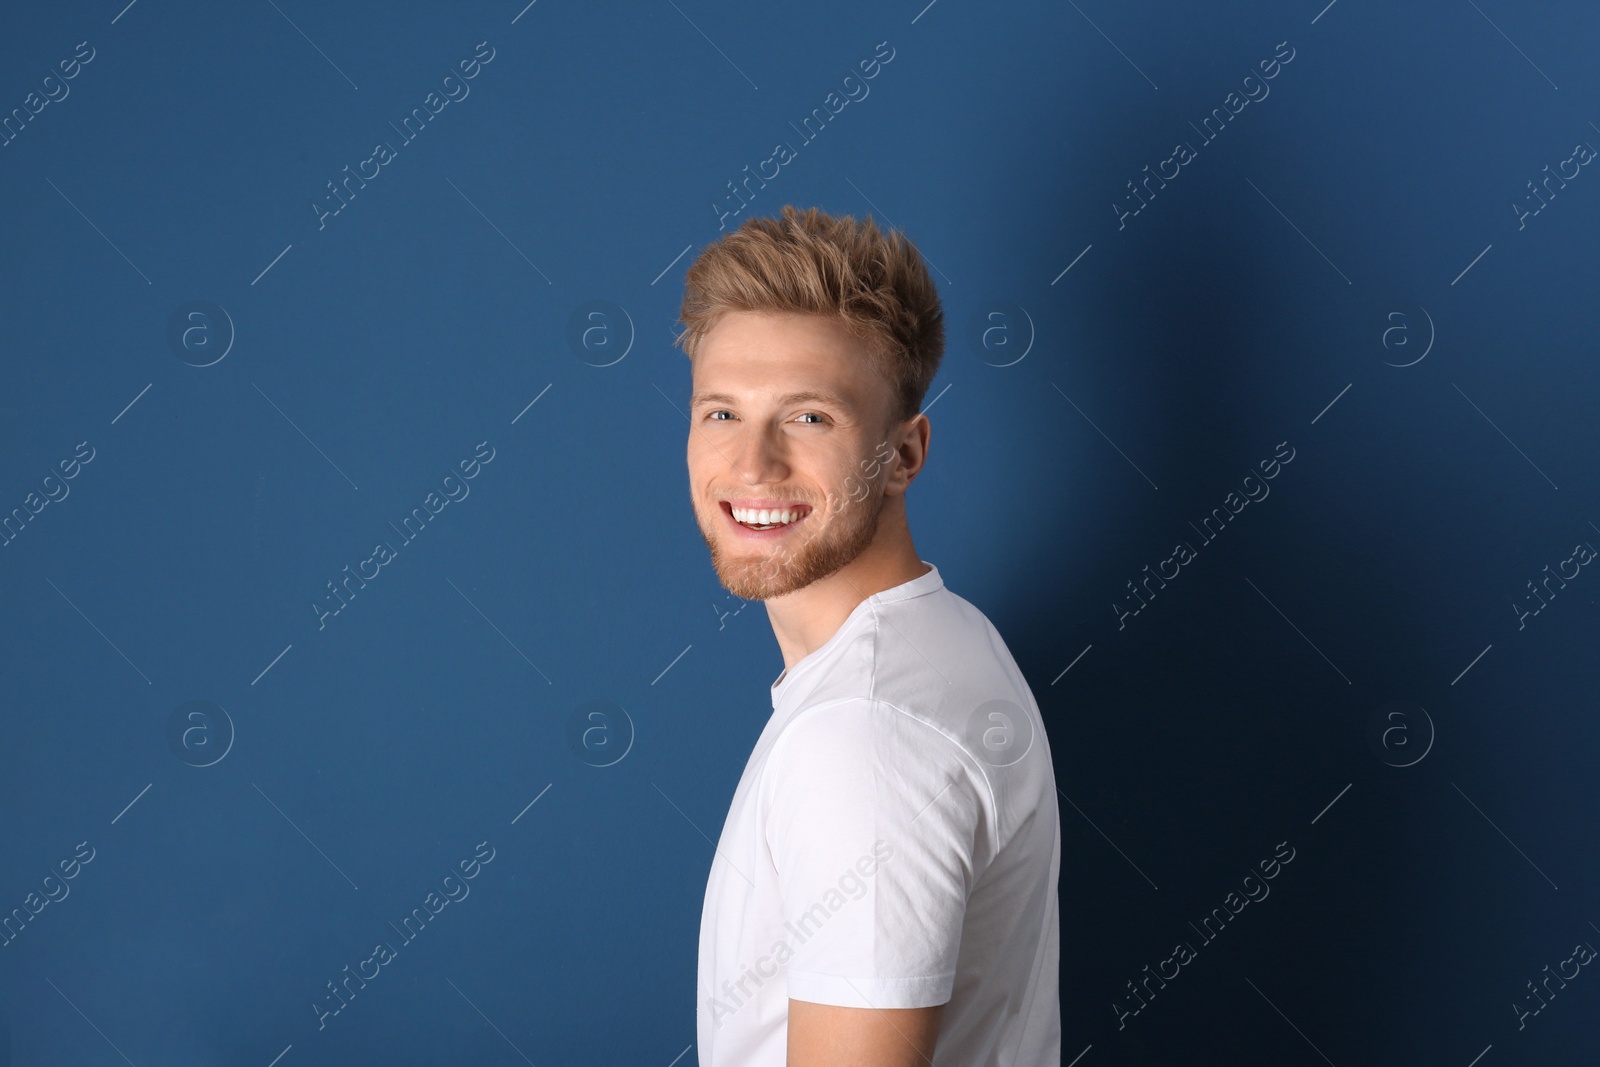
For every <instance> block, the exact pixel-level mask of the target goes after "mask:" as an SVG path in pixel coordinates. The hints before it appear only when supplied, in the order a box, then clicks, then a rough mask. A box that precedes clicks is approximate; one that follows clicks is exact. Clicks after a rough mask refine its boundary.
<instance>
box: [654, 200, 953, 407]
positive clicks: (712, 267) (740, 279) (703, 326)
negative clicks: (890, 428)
mask: <svg viewBox="0 0 1600 1067" xmlns="http://www.w3.org/2000/svg"><path fill="white" fill-rule="evenodd" d="M728 311H763V312H791V313H803V314H813V315H827V316H832V317H837V318H838V319H839V320H841V321H842V323H843V324H844V326H845V327H846V328H847V329H848V330H849V331H850V332H851V333H852V334H854V335H855V336H857V337H859V338H861V339H863V340H865V341H866V342H867V343H868V346H869V348H870V351H871V355H870V356H869V359H871V360H872V363H873V365H874V366H875V367H876V368H877V369H878V371H879V372H880V373H881V374H882V375H883V377H884V379H885V380H886V381H887V382H888V383H889V385H890V387H891V389H892V390H893V392H894V395H895V401H894V404H893V405H892V408H891V414H892V415H894V417H895V421H897V422H904V421H905V420H907V419H910V418H911V417H913V416H914V415H916V414H917V412H918V411H919V410H920V409H921V406H922V400H923V397H925V396H926V395H927V393H928V387H929V386H930V385H931V384H932V382H933V378H934V375H935V374H937V373H938V370H939V362H940V360H941V359H942V358H943V356H944V311H943V309H942V308H941V306H940V304H939V293H938V290H936V289H935V288H934V285H933V279H932V278H931V277H930V276H929V275H928V268H927V266H926V265H925V263H924V261H923V258H922V255H921V253H919V252H918V251H917V248H916V246H915V245H913V244H912V243H911V241H910V239H908V238H907V237H906V236H905V234H903V233H902V232H900V231H899V230H893V229H891V230H890V232H889V234H888V235H885V234H884V233H883V232H882V231H880V230H879V229H878V227H877V225H876V224H874V223H873V221H872V217H871V216H870V215H869V216H867V218H866V219H865V220H864V221H862V222H859V223H858V222H857V221H856V220H855V218H854V217H852V216H850V215H844V216H840V217H835V216H831V215H827V214H824V213H823V212H822V211H819V210H818V209H817V208H814V207H813V208H807V209H805V210H804V211H797V210H796V209H795V208H794V206H793V205H790V204H785V205H784V207H783V214H782V217H774V218H748V219H746V220H745V221H744V222H743V223H742V224H741V225H740V226H739V228H738V229H736V230H734V231H732V232H731V233H728V234H726V235H724V236H723V237H720V238H718V239H717V240H716V241H713V242H712V243H711V244H709V245H707V246H706V247H705V248H704V249H702V250H701V252H700V255H699V256H698V257H696V259H695V261H694V263H693V264H692V265H691V266H690V267H689V271H688V274H687V276H686V277H685V279H684V294H683V307H682V310H681V312H680V314H679V321H680V322H682V323H683V325H684V329H683V331H682V332H681V333H680V334H678V336H677V338H676V339H675V343H676V344H678V345H680V346H681V347H682V348H683V351H684V355H686V356H688V357H689V360H690V362H693V360H694V357H695V355H696V353H697V352H698V351H699V349H700V345H701V344H702V343H703V342H704V341H705V338H706V335H707V334H708V333H710V332H711V328H712V327H713V326H715V325H716V323H717V321H718V320H719V319H720V318H721V317H722V314H723V313H724V312H728Z"/></svg>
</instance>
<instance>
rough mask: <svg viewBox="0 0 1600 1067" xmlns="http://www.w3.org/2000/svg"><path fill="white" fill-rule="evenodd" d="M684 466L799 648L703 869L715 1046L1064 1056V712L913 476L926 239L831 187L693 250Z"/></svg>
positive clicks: (803, 1057) (723, 563)
mask: <svg viewBox="0 0 1600 1067" xmlns="http://www.w3.org/2000/svg"><path fill="white" fill-rule="evenodd" d="M682 321H683V323H684V325H685V330H684V332H683V334H682V335H681V336H680V337H679V342H680V343H681V344H682V345H683V348H684V352H685V354H686V355H688V356H689V358H690V361H691V365H692V377H693V390H694V392H693V396H692V397H691V400H690V410H689V421H690V431H689V444H688V462H689V489H690V494H691V497H692V499H693V504H694V511H695V518H696V520H697V521H698V523H699V526H700V532H701V533H702V534H703V535H704V537H705V539H706V544H707V545H709V546H710V549H711V563H712V566H713V567H714V568H715V569H716V572H717V577H718V579H719V580H720V581H721V583H722V584H723V585H724V586H725V587H726V588H727V589H728V590H729V591H730V592H732V593H734V594H735V595H737V596H740V597H743V598H744V599H746V600H761V601H764V602H765V603H766V608H767V617H768V619H769V620H770V621H771V623H772V630H773V634H774V636H775V637H776V638H777V641H778V647H779V649H780V650H781V651H782V653H783V662H784V669H783V672H782V673H781V674H780V675H779V676H778V678H777V680H776V681H775V682H773V685H772V715H771V717H770V718H769V719H768V720H767V723H766V727H765V729H764V730H763V731H762V733H761V737H760V739H759V740H758V741H757V742H756V746H755V750H754V751H753V752H752V753H751V755H750V760H749V762H748V764H747V765H746V767H745V770H744V775H743V777H742V778H741V779H740V781H739V785H738V788H737V790H736V791H735V793H734V796H733V804H732V807H731V809H730V810H729V812H728V818H727V821H726V823H725V824H724V825H723V828H722V839H721V841H720V842H719V843H718V845H717V849H716V852H715V855H714V857H713V859H712V863H711V873H710V878H709V881H708V884H707V886H706V896H705V904H704V910H703V912H702V914H701V920H700V960H699V981H698V990H697V1000H696V1005H697V1008H696V1011H697V1031H698V1044H699V1057H700V1064H701V1067H782V1065H784V1064H787V1065H788V1067H842V1065H845V1064H872V1065H874V1067H902V1065H903V1067H912V1065H914V1064H915V1065H922V1064H932V1065H934V1067H943V1065H951V1067H980V1065H987V1064H995V1063H1004V1064H1011V1065H1015V1067H1046V1065H1050V1067H1059V1064H1060V1060H1061V1020H1060V1005H1059V1002H1058V1000H1057V990H1056V985H1057V974H1056V971H1057V964H1058V960H1059V954H1060V936H1059V931H1058V906H1057V898H1056V886H1057V880H1058V875H1059V869H1060V857H1061V834H1060V829H1059V825H1058V823H1057V809H1056V800H1055V778H1054V775H1053V774H1052V771H1051V765H1050V749H1049V745H1048V743H1047V742H1046V739H1045V735H1044V725H1043V723H1042V722H1041V721H1040V718H1039V710H1038V706H1037V704H1036V703H1035V702H1034V699H1033V694H1032V693H1031V692H1030V690H1029V689H1028V684H1027V682H1026V680H1024V678H1023V677H1022V674H1021V672H1020V671H1019V670H1018V669H1017V665H1016V663H1015V661H1014V660H1013V659H1012V657H1011V654H1010V652H1009V651H1008V650H1007V648H1006V645H1005V642H1004V641H1002V640H1001V638H1000V635H999V634H998V633H997V632H996V631H995V629H994V627H993V626H992V625H990V623H989V620H988V619H987V618H986V617H985V616H984V615H983V614H982V613H981V612H979V611H978V610H977V609H976V608H974V607H973V606H972V605H971V604H969V603H968V602H967V601H965V600H963V599H962V598H961V597H959V596H956V595H955V594H954V593H952V592H950V591H949V590H948V589H946V588H945V586H944V582H943V581H942V579H941V578H940V576H939V571H938V569H937V568H936V567H934V566H933V564H931V563H928V562H926V561H925V560H922V559H920V558H919V557H918V555H917V551H916V549H915V548H914V547H913V545H912V542H911V534H910V531H909V529H908V528H907V525H906V508H905V494H906V490H907V488H908V487H909V486H910V484H911V481H912V479H913V478H915V477H916V475H917V473H918V471H920V470H921V469H922V464H923V462H924V460H925V459H926V457H927V451H928V437H929V422H928V417H927V416H926V415H923V414H921V413H920V411H919V408H920V406H921V404H922V400H923V398H924V396H925V395H926V393H927V391H928V387H929V384H930V383H931V382H932V380H933V376H934V374H935V372H936V371H937V370H938V367H939V361H940V358H941V356H942V355H943V351H944V326H943V313H942V310H941V308H940V305H939V297H938V294H937V292H936V290H935V289H934V286H933V282H932V280H931V279H930V278H929V276H928V272H927V268H926V267H925V266H924V264H923V261H922V258H921V256H920V255H919V254H918V252H917V250H916V249H915V247H913V246H912V244H911V243H910V242H909V241H908V240H906V239H905V237H904V236H903V235H902V234H900V233H897V232H893V233H891V234H890V235H888V236H885V235H884V234H882V233H881V232H880V231H879V230H878V229H877V227H876V226H875V225H874V224H873V222H872V220H871V219H870V218H869V219H867V220H866V221H865V222H864V223H862V224H858V223H857V222H856V221H855V219H853V218H851V217H849V216H845V217H843V218H838V219H836V218H831V217H829V216H827V215H824V214H822V213H821V212H819V211H817V210H816V209H810V210H807V211H805V212H804V213H801V212H797V211H795V209H794V208H792V207H785V208H784V209H783V214H782V217H781V218H774V219H762V218H751V219H747V220H746V221H745V222H744V223H743V224H742V225H741V226H740V227H739V228H738V229H737V230H735V231H734V232H732V233H730V234H728V235H726V236H724V237H722V238H721V239H719V240H718V241H716V242H714V243H713V244H711V245H710V246H708V247H707V248H706V249H705V250H704V251H703V252H702V253H701V254H700V256H699V258H698V259H697V260H696V261H695V263H694V265H693V266H692V267H691V268H690V269H689V272H688V277H687V280H686V293H685V296H684V300H683V311H682Z"/></svg>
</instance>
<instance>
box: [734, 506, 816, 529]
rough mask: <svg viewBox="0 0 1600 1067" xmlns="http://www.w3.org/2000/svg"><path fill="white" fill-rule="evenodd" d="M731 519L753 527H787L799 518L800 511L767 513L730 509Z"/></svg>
mask: <svg viewBox="0 0 1600 1067" xmlns="http://www.w3.org/2000/svg"><path fill="white" fill-rule="evenodd" d="M730 510H731V511H732V512H733V517H734V518H735V519H736V520H738V521H739V522H743V523H748V524H750V525H754V526H768V525H772V524H777V525H780V526H787V525H788V524H789V523H791V522H794V521H795V520H796V519H798V518H799V517H800V514H801V513H800V510H799V509H795V508H791V509H785V510H777V511H769V510H767V509H766V508H730Z"/></svg>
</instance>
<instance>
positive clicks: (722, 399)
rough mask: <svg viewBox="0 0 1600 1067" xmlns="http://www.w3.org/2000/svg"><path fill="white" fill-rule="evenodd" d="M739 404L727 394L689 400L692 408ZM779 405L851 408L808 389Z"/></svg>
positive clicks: (782, 399) (781, 400)
mask: <svg viewBox="0 0 1600 1067" xmlns="http://www.w3.org/2000/svg"><path fill="white" fill-rule="evenodd" d="M738 402H739V400H738V398H737V397H734V396H731V395H729V394H727V393H704V392H702V393H695V394H694V395H693V396H691V397H690V398H689V406H690V407H691V408H695V407H699V406H700V405H701V404H737V403H738ZM778 403H779V404H829V405H831V406H833V407H837V408H845V407H849V405H848V404H846V403H845V401H844V400H843V398H841V397H839V396H837V395H835V394H833V393H826V392H821V391H819V390H815V389H807V390H804V391H802V392H798V393H790V394H789V395H788V396H783V397H779V398H778Z"/></svg>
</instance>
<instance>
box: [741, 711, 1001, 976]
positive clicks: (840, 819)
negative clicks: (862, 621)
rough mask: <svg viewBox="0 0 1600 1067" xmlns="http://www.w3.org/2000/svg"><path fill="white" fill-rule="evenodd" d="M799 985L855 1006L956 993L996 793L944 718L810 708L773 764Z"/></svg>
mask: <svg viewBox="0 0 1600 1067" xmlns="http://www.w3.org/2000/svg"><path fill="white" fill-rule="evenodd" d="M763 792H764V793H765V795H766V797H767V808H766V811H765V816H764V828H765V833H766V838H767V844H768V847H769V848H770V849H771V854H772V859H773V864H774V866H775V868H776V870H777V878H778V884H779V888H780V892H781V894H782V898H783V918H784V921H785V922H784V930H785V932H786V941H785V943H786V944H787V945H788V946H789V949H790V955H789V957H788V959H787V976H788V987H789V996H790V997H793V998H794V999H796V1000H807V1001H812V1002H815V1003H819V1004H836V1005H843V1006H847V1007H862V1008H866V1007H874V1008H920V1007H930V1006H933V1005H936V1004H943V1003H945V1002H946V1001H948V1000H949V999H950V993H951V989H952V986H953V984H954V981H955V972H956V957H957V955H958V952H959V949H960V943H961V930H962V924H963V921H964V919H965V916H966V905H967V898H968V896H969V895H970V894H971V890H972V886H973V883H974V881H975V879H976V878H977V876H978V875H979V874H981V873H982V872H981V870H977V869H975V867H976V862H975V858H976V857H977V855H978V853H979V850H980V839H981V838H982V837H983V835H984V827H985V826H986V825H987V822H986V820H987V818H988V812H989V809H990V806H991V805H990V804H989V803H988V802H987V798H988V796H989V794H988V787H987V783H986V781H985V780H984V778H983V776H982V771H981V770H980V769H979V768H978V767H977V765H976V763H975V762H974V761H973V760H972V759H971V757H970V756H968V755H967V754H966V753H965V752H964V751H963V750H962V749H961V747H960V746H959V744H958V743H957V742H956V741H955V740H953V739H952V738H950V737H948V736H947V735H946V734H944V733H943V732H941V731H940V730H938V729H937V728H935V727H934V726H932V725H930V724H928V723H927V722H924V721H922V720H921V719H918V718H916V717H915V716H913V715H910V714H908V713H906V712H904V711H902V710H900V709H898V708H895V707H893V706H892V705H889V704H886V703H884V702H882V701H876V700H866V699H860V700H846V701H838V702H833V703H830V704H825V705H821V706H819V707H816V708H811V709H808V710H806V711H804V712H802V713H801V714H800V715H799V716H798V717H797V718H796V719H795V721H794V722H792V723H790V724H789V725H788V726H787V727H786V728H785V730H784V732H783V734H782V735H781V736H780V737H779V739H778V740H777V741H776V742H775V743H774V745H773V749H772V752H771V754H770V756H769V759H768V761H767V766H766V769H765V771H764V775H763Z"/></svg>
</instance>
